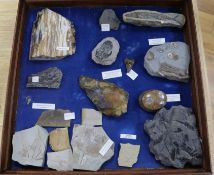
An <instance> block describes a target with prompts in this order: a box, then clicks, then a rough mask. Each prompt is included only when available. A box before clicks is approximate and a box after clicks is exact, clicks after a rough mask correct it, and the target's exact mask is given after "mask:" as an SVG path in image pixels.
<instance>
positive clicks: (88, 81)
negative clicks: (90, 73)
mask: <svg viewBox="0 0 214 175" xmlns="http://www.w3.org/2000/svg"><path fill="white" fill-rule="evenodd" d="M80 87H81V88H82V89H83V90H84V91H85V92H86V94H87V96H88V97H89V99H90V100H91V101H92V102H93V103H94V104H95V106H96V107H97V109H98V110H99V111H100V112H102V113H103V114H105V115H108V116H115V117H119V116H121V115H122V114H124V113H126V112H127V106H128V99H129V94H128V92H126V91H124V90H123V89H121V88H119V87H118V86H116V85H115V84H113V83H109V82H107V81H99V80H96V79H93V78H90V77H86V76H81V77H80Z"/></svg>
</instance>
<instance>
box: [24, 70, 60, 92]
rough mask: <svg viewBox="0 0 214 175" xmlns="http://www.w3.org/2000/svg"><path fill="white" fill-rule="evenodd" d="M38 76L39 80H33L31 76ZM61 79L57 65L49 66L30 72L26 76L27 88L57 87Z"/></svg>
mask: <svg viewBox="0 0 214 175" xmlns="http://www.w3.org/2000/svg"><path fill="white" fill-rule="evenodd" d="M35 76H38V77H39V81H38V82H33V77H35ZM61 80H62V72H61V70H60V69H58V68H57V67H51V68H48V69H46V70H44V71H41V72H38V73H36V74H32V75H30V76H29V77H28V83H27V87H29V88H34V87H36V88H59V87H60V84H61Z"/></svg>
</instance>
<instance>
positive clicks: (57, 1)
mask: <svg viewBox="0 0 214 175" xmlns="http://www.w3.org/2000/svg"><path fill="white" fill-rule="evenodd" d="M193 1H194V0H131V1H130V0H117V1H114V0H102V1H101V0H20V1H19V7H18V14H17V23H16V31H15V37H14V45H13V49H12V58H11V63H10V71H9V79H8V87H7V96H6V106H5V115H4V124H3V134H2V146H1V155H0V172H2V173H5V174H17V173H18V174H59V173H61V174H74V175H77V174H79V175H81V174H83V175H87V174H92V172H83V171H74V172H64V173H62V172H57V171H51V170H41V169H36V168H34V169H32V168H25V169H22V170H18V171H13V170H10V163H11V151H12V144H11V141H12V135H13V133H14V126H15V120H16V108H17V99H18V88H19V70H20V58H21V54H22V41H23V35H24V23H25V17H26V14H27V11H28V8H29V7H36V6H42V7H46V6H48V7H50V6H78V5H79V6H101V5H102V6H105V5H106V6H111V5H113V6H117V5H145V6H146V5H154V6H155V5H158V6H180V7H183V9H184V11H183V13H184V14H185V16H186V18H187V24H186V25H185V28H184V33H185V39H186V42H187V43H188V44H189V45H190V50H191V56H192V61H191V68H190V70H191V75H192V80H191V86H192V95H193V110H194V112H195V114H196V116H197V123H198V128H199V132H200V136H201V138H202V147H203V155H204V158H203V165H202V167H196V168H185V169H172V168H164V169H123V170H115V171H111V170H102V171H98V172H93V174H96V175H99V174H109V175H112V174H123V175H126V174H127V175H128V174H132V175H134V174H170V175H174V174H185V175H187V174H200V175H208V174H211V160H210V148H209V138H208V136H209V133H208V123H207V118H208V117H209V115H210V113H209V109H208V108H209V100H208V99H207V92H208V91H207V85H206V83H207V79H206V74H205V72H204V66H205V64H204V57H203V55H202V54H201V49H200V48H201V47H200V46H199V45H200V43H199V40H198V33H197V26H196V21H195V14H194V9H195V6H194V2H193ZM202 51H203V50H202Z"/></svg>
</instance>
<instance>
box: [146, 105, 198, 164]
mask: <svg viewBox="0 0 214 175" xmlns="http://www.w3.org/2000/svg"><path fill="white" fill-rule="evenodd" d="M144 129H145V131H146V132H147V134H148V135H149V137H150V144H149V148H150V151H151V152H152V153H153V154H154V155H155V158H156V159H157V160H160V162H161V163H162V164H163V165H165V166H173V167H175V168H184V166H185V165H186V164H191V165H201V163H202V148H201V141H200V138H199V135H198V130H197V128H196V119H195V115H194V114H193V113H192V110H191V109H190V108H186V107H183V106H173V107H171V108H170V109H169V110H166V109H165V108H162V109H161V110H160V111H158V112H157V113H156V114H155V117H154V119H153V120H148V121H146V122H145V124H144Z"/></svg>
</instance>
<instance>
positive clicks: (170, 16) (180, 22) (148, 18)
mask: <svg viewBox="0 0 214 175" xmlns="http://www.w3.org/2000/svg"><path fill="white" fill-rule="evenodd" d="M123 21H124V22H127V23H130V24H133V25H136V26H151V27H178V28H182V27H183V26H184V24H185V22H186V19H185V16H184V15H182V14H178V13H160V12H157V11H150V10H134V11H131V12H126V13H124V14H123Z"/></svg>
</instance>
